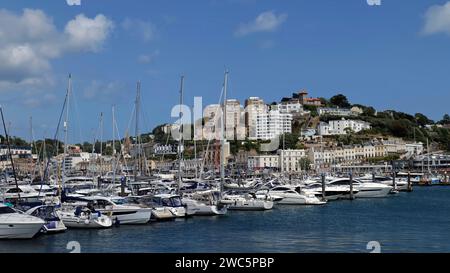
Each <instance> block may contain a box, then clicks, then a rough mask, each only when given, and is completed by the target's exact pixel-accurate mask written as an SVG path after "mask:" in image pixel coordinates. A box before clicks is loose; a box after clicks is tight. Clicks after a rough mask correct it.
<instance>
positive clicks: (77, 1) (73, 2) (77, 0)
mask: <svg viewBox="0 0 450 273" xmlns="http://www.w3.org/2000/svg"><path fill="white" fill-rule="evenodd" d="M66 3H67V5H69V6H81V0H66Z"/></svg>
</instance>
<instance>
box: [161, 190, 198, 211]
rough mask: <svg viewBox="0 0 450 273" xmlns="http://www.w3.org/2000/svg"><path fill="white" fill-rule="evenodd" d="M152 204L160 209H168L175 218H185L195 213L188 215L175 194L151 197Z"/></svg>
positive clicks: (179, 198)
mask: <svg viewBox="0 0 450 273" xmlns="http://www.w3.org/2000/svg"><path fill="white" fill-rule="evenodd" d="M153 202H154V203H155V204H157V205H158V206H160V207H165V208H168V209H169V210H170V211H171V212H172V214H173V215H175V217H186V216H188V215H193V214H195V211H191V212H190V213H188V211H187V209H186V207H185V206H184V205H183V202H182V201H181V197H180V196H179V195H177V194H168V193H163V194H156V195H154V196H153Z"/></svg>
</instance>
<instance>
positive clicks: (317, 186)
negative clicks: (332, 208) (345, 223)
mask: <svg viewBox="0 0 450 273" xmlns="http://www.w3.org/2000/svg"><path fill="white" fill-rule="evenodd" d="M303 191H304V192H308V193H312V194H314V195H315V196H316V197H317V198H322V195H323V193H322V184H321V183H318V182H316V183H314V184H312V183H310V184H308V186H306V187H305V188H303ZM358 192H359V190H358V189H353V194H356V193H358ZM349 197H350V186H349V185H341V186H334V185H329V184H326V185H325V199H326V200H328V201H334V200H338V199H347V198H349Z"/></svg>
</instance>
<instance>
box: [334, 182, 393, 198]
mask: <svg viewBox="0 0 450 273" xmlns="http://www.w3.org/2000/svg"><path fill="white" fill-rule="evenodd" d="M328 185H333V186H342V185H348V186H350V179H349V178H338V179H335V180H333V181H331V182H329V183H328ZM353 188H354V189H356V190H358V192H357V193H355V192H354V197H357V198H378V197H386V196H388V195H389V194H390V193H391V191H392V190H393V187H392V186H388V185H385V184H381V183H371V182H366V183H363V182H360V181H359V180H355V179H354V180H353Z"/></svg>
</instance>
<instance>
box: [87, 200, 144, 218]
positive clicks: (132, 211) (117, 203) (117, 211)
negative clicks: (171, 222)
mask: <svg viewBox="0 0 450 273" xmlns="http://www.w3.org/2000/svg"><path fill="white" fill-rule="evenodd" d="M82 199H84V200H86V201H88V202H89V203H90V205H92V208H93V209H95V210H96V211H99V212H101V213H103V214H105V215H108V216H110V217H111V218H112V219H113V221H116V222H118V223H119V224H123V225H127V224H132V225H134V224H146V223H148V222H149V221H150V218H151V215H152V210H151V209H150V208H143V207H139V206H130V205H126V204H125V201H124V198H122V197H114V198H109V197H103V196H86V197H83V198H82ZM121 203H124V204H121Z"/></svg>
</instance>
